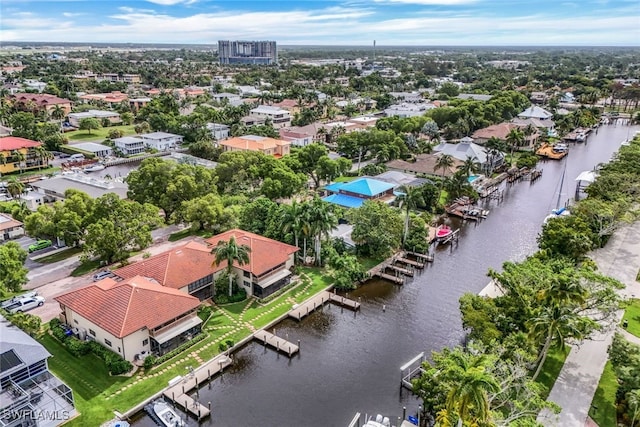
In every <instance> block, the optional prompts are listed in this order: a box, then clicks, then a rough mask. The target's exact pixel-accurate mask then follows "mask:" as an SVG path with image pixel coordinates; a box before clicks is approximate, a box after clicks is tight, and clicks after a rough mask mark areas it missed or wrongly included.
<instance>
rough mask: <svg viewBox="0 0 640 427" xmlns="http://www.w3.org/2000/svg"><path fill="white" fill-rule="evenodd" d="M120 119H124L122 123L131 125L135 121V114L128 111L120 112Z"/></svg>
mask: <svg viewBox="0 0 640 427" xmlns="http://www.w3.org/2000/svg"><path fill="white" fill-rule="evenodd" d="M120 119H121V120H122V123H124V124H125V125H130V124H131V123H133V114H132V113H130V112H128V111H126V112H124V113H122V114H120Z"/></svg>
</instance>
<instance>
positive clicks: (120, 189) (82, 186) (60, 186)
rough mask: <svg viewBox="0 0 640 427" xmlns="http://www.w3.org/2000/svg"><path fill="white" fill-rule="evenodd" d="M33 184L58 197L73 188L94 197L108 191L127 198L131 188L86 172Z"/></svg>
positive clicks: (60, 176)
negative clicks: (91, 175) (85, 173)
mask: <svg viewBox="0 0 640 427" xmlns="http://www.w3.org/2000/svg"><path fill="white" fill-rule="evenodd" d="M31 186H32V187H34V188H36V189H39V190H43V191H45V192H47V193H49V194H51V193H53V194H55V195H57V196H58V197H63V195H64V193H65V191H67V190H69V189H71V188H73V189H75V190H80V191H83V192H85V193H87V194H88V195H89V196H90V197H92V198H94V199H95V198H98V197H100V196H103V195H105V194H107V193H115V194H117V195H118V197H120V198H121V199H126V198H127V190H128V188H129V187H128V186H127V184H126V183H124V182H119V181H107V180H101V179H97V178H93V177H90V176H87V175H84V174H73V175H59V176H56V177H53V178H49V179H44V180H40V181H35V182H33V183H31Z"/></svg>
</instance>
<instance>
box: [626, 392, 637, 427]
mask: <svg viewBox="0 0 640 427" xmlns="http://www.w3.org/2000/svg"><path fill="white" fill-rule="evenodd" d="M627 405H629V409H631V411H632V413H633V416H632V418H631V426H633V425H634V424H635V422H636V420H637V419H639V417H640V389H635V390H631V391H630V392H629V393H627Z"/></svg>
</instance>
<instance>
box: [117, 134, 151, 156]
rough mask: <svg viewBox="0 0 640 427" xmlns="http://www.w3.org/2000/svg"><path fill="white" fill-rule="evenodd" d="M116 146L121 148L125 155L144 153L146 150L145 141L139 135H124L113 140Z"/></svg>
mask: <svg viewBox="0 0 640 427" xmlns="http://www.w3.org/2000/svg"><path fill="white" fill-rule="evenodd" d="M113 144H114V145H115V147H116V148H117V149H118V150H120V152H121V153H122V155H124V156H132V155H134V154H140V153H143V152H144V150H145V146H144V141H143V140H142V138H138V137H137V136H123V137H122V138H116V139H114V140H113Z"/></svg>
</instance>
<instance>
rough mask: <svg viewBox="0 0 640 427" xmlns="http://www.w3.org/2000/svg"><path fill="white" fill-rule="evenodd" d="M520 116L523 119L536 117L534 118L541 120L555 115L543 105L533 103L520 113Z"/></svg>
mask: <svg viewBox="0 0 640 427" xmlns="http://www.w3.org/2000/svg"><path fill="white" fill-rule="evenodd" d="M518 117H519V118H521V119H530V118H534V119H540V120H549V119H551V118H552V117H553V114H552V113H550V112H549V111H547V110H545V109H544V108H542V107H538V106H537V105H532V106H531V107H529V108H527V109H526V110H524V111H523V112H522V113H520V114H518Z"/></svg>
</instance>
